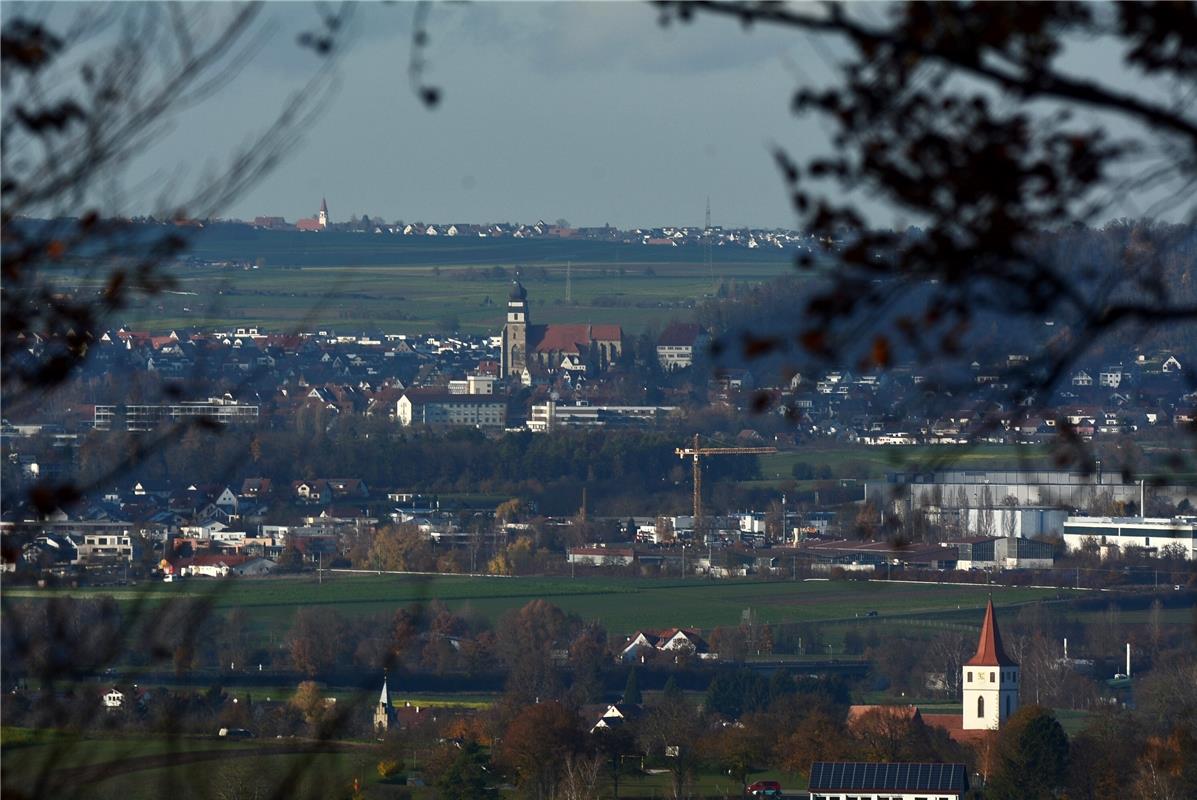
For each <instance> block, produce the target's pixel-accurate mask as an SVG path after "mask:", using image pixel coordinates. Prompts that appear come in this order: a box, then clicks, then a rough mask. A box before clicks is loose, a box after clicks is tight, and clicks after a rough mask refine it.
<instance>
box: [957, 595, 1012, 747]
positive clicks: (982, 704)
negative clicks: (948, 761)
mask: <svg viewBox="0 0 1197 800" xmlns="http://www.w3.org/2000/svg"><path fill="white" fill-rule="evenodd" d="M961 669H962V670H963V671H964V674H963V676H962V685H963V686H964V719H963V726H962V727H963V728H964V730H966V731H975V730H997V729H998V728H1000V727H1001V726H1002V724H1003V723H1005V722H1006V720H1008V719H1009V718H1010V717H1011V715H1013V714H1014V712H1015V711H1017V710H1018V682H1019V675H1018V664H1016V663H1015V662H1014V660H1013V659H1012V658H1010V657H1009V656H1008V655H1006V651H1005V650H1004V649H1003V648H1002V637H1001V634H1000V633H998V627H997V620H996V619H995V618H994V615H993V599H992V598H991V599H990V600H989V605H987V606H986V607H985V621H984V622H983V623H982V624H981V640H980V641H979V642H977V652H976V655H974V656H973V657H972V658H970V659H969V660H968V661H967V662H965V664H964V666H963V667H962V668H961Z"/></svg>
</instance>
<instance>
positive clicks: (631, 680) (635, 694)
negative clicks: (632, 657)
mask: <svg viewBox="0 0 1197 800" xmlns="http://www.w3.org/2000/svg"><path fill="white" fill-rule="evenodd" d="M670 680H673V678H672V676H671V677H670ZM623 702H624V704H625V705H631V706H638V705H643V704H644V698H643V697H642V696H641V695H640V686H639V685H638V684H637V682H636V668H635V667H632V670H631V672H629V673H628V682H627V685H626V686H624V687H623Z"/></svg>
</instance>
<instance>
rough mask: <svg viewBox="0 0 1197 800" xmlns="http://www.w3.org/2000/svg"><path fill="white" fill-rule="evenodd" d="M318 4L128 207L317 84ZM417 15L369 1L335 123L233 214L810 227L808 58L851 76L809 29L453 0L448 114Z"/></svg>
mask: <svg viewBox="0 0 1197 800" xmlns="http://www.w3.org/2000/svg"><path fill="white" fill-rule="evenodd" d="M318 8H328V6H319V7H318V6H314V5H311V4H307V3H286V4H284V3H274V4H270V5H269V6H268V7H267V9H266V13H265V18H264V19H263V20H261V21H260V22H261V25H260V27H261V28H263V29H264V30H265V31H267V32H268V33H269V36H268V38H267V39H266V40H265V42H264V43H262V44H261V46H260V47H258V48H257V52H256V53H255V55H254V57H253V58H252V60H250V61H249V63H247V64H245V65H244V66H243V67H242V68H241V69H240V71H239V72H238V73H237V74H236V75H235V76H234V77H233V78H232V79H231V80H229V81H228V82H227V85H225V86H224V87H223V88H222V89H221V90H220V91H219V92H217V93H216V94H215V95H213V96H212V97H210V98H208V99H207V100H205V101H204V102H202V103H200V104H198V105H196V106H194V107H192V108H189V109H188V110H187V111H186V112H184V113H183V114H181V115H180V116H179V118H178V119H177V120H176V121H175V123H174V124H173V126H172V127H171V129H170V130H169V131H168V132H167V133H166V134H165V136H164V137H163V138H162V140H161V141H160V142H158V144H157V145H156V146H154V147H151V148H148V149H147V151H146V152H145V153H144V154H142V156H141V157H140V158H139V159H137V160H136V162H135V163H133V164H131V165H129V167H128V179H127V181H126V184H127V187H132V188H127V190H126V198H125V200H124V202H125V204H126V205H127V206H128V208H127V209H126V213H138V212H140V213H144V212H146V211H149V210H151V207H152V205H153V203H154V201H155V200H157V199H158V197H159V196H160V195H161V194H162V193H164V192H165V190H166V189H167V188H169V186H171V185H174V184H176V183H179V182H185V181H187V180H196V179H197V178H198V177H199V176H202V175H204V174H206V173H207V171H209V170H211V169H213V168H216V167H219V165H220V164H221V163H222V161H223V160H226V159H227V158H228V157H229V154H230V153H232V152H233V151H234V150H235V149H236V148H237V147H238V146H239V145H241V144H243V143H244V142H245V141H246V140H247V137H248V136H249V135H250V132H251V131H255V130H260V129H262V128H264V127H265V126H267V125H268V124H269V123H270V122H271V121H272V120H273V119H274V117H275V115H276V114H277V113H278V110H279V108H281V106H282V104H283V101H284V99H285V98H286V97H287V96H288V95H289V94H290V93H291V92H294V91H297V90H300V89H302V88H303V87H304V86H305V85H306V84H307V83H308V81H310V80H311V78H312V76H313V75H314V74H316V72H317V71H318V69H319V68H320V65H321V64H322V60H321V59H320V58H318V57H317V56H315V55H314V54H313V53H312V51H311V50H309V49H305V48H302V47H300V46H299V45H298V44H297V43H296V36H297V35H298V33H299V32H301V31H303V30H313V29H316V28H318V27H319V16H318V13H317V9H318ZM332 8H336V6H332ZM414 9H415V7H414V6H413V5H410V4H402V3H400V4H395V5H359V6H355V7H354V9H353V13H352V16H351V19H350V22H349V25H348V28H347V30H346V31H345V34H346V35H345V36H344V37H343V38H342V39H341V41H340V47H338V50H337V58H336V63H335V82H336V83H335V88H334V89H333V90H332V91H331V92H330V93H329V95H328V99H327V101H325V102H322V103H321V109H320V112H319V114H318V116H317V117H316V119H315V121H314V122H313V123H312V124H311V125H310V126H307V127H306V128H305V129H304V131H303V135H302V139H301V140H300V141H299V142H298V143H297V144H296V145H295V146H294V147H293V148H290V149H289V151H288V152H287V154H286V156H285V158H283V159H282V160H281V161H280V163H279V164H278V165H277V167H276V168H275V169H274V171H273V172H272V173H271V174H270V175H268V176H267V177H265V178H263V179H261V180H260V181H258V182H257V183H256V184H255V185H254V186H253V187H252V189H251V190H249V191H247V192H245V193H244V194H242V195H241V196H240V197H239V198H238V199H237V200H236V201H235V202H234V203H233V204H232V205H231V206H230V207H228V208H226V209H224V210H223V215H224V216H231V217H239V218H246V219H252V218H253V217H254V216H257V215H280V216H283V217H285V218H287V219H288V220H292V221H293V220H295V219H296V218H298V217H302V216H312V215H314V214H315V213H316V211H317V209H318V208H319V204H320V201H321V198H322V197H324V198H327V201H328V206H329V211H330V215H331V217H332V218H333V220H334V221H336V220H345V219H347V218H349V216H350V215H351V214H352V215H356V216H360V215H362V214H369V215H371V216H381V217H383V218H384V219H386V220H387V221H395V220H399V219H403V220H406V221H416V220H422V221H425V222H441V223H448V222H487V221H521V222H534V221H536V220H537V219H545V220H548V221H550V222H552V221H555V220H557V219H559V218H564V219H567V220H569V221H570V222H571V223H572V224H574V225H604V224H611V225H615V226H618V227H631V226H637V225H666V224H680V225H701V224H702V223H703V218H704V213H705V206H706V202H707V198H708V196H709V197H710V203H711V216H712V221H713V222H714V223H715V224H722V225H759V226H770V227H773V226H786V227H792V226H793V225H794V218H793V216H792V214H791V212H790V209H789V205H788V200H787V197H786V194H785V191H784V187H783V184H782V181H781V179H780V177H779V175H778V172H777V169H776V167H775V165H774V162H773V159H772V156H771V154H770V148H771V147H772V145H774V144H783V145H787V146H789V145H793V144H795V143H799V144H800V143H801V142H802V141H803V140H804V139H805V140H810V139H811V138H813V137H812V130H811V125H810V124H808V123H805V122H804V121H801V120H799V119H797V118H796V117H794V116H793V115H792V114H791V113H790V112H789V101H790V97H791V95H792V92H793V90H794V88H795V86H796V85H797V80H796V75H797V73H798V72H799V71H802V72H804V73H805V74H807V75H809V74H810V73H812V72H815V71H820V70H821V71H822V75H824V76H830V75H831V72H830V71H829V69H828V67H827V65H826V62H825V61H824V59H823V57H822V56H819V55H815V54H812V53H811V52H809V51H804V49H803V47H802V46H801V41H800V39H799V37H796V36H795V35H794V34H793V33H785V32H778V31H766V30H762V29H752V30H744V29H743V28H742V27H741V26H740V25H739V24H738V23H736V22H734V21H731V20H724V19H718V20H715V19H710V20H708V19H703V20H699V21H696V22H694V23H691V24H685V25H680V26H679V25H677V24H674V25H672V26H670V27H666V28H663V27H662V26H660V25H659V24H658V20H657V13H658V12H657V11H656V10H655V9H654V8H652V7H651V6H649V5H648V4H645V3H575V4H564V3H485V2H484V3H476V4H471V5H458V4H437V5H434V6H433V7H432V9H431V13H430V15H429V20H428V22H429V26H428V28H429V34H430V46H429V48H428V50H427V54H426V58H427V65H428V66H427V72H426V79H427V80H428V82H429V83H431V84H434V85H435V86H437V87H438V88H440V89H441V91H442V92H443V101H442V102H441V103H440V105H439V107H438V108H436V109H435V110H428V109H427V108H425V107H424V106H423V105H422V104H421V102H420V101H419V99H418V98H417V97H416V94H415V92H414V91H413V89H412V88H411V86H410V84H409V80H408V74H407V67H408V60H409V57H410V55H411V49H410V48H411V44H410V42H411V37H410V30H411V24H412V15H413V12H414ZM824 52H825V51H824ZM813 132H814V133H816V134H817V129H816V130H814V131H813Z"/></svg>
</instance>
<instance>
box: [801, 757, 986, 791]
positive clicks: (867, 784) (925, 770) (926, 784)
mask: <svg viewBox="0 0 1197 800" xmlns="http://www.w3.org/2000/svg"><path fill="white" fill-rule="evenodd" d="M809 789H810V797H811V800H846V798H848V797H852V798H856V799H857V800H881V798H888V799H889V800H959V798H961V797H963V796H964V795H965V793H967V792H968V771H967V770H966V769H965V766H964V765H963V764H905V763H893V764H881V763H871V762H860V761H816V762H815V763H813V764H812V765H811V768H810V785H809Z"/></svg>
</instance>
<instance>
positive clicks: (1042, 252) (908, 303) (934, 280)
mask: <svg viewBox="0 0 1197 800" xmlns="http://www.w3.org/2000/svg"><path fill="white" fill-rule="evenodd" d="M657 5H658V8H659V10H660V14H661V21H662V23H663V24H671V23H674V22H686V21H689V20H691V19H692V18H694V17H695V16H696V15H699V14H703V15H709V16H724V17H730V18H732V19H736V20H739V21H740V22H741V23H743V24H744V25H745V26H746V27H751V26H754V25H760V26H772V27H780V28H785V29H789V30H792V31H793V32H794V34H795V36H796V37H798V38H800V39H801V40H803V41H807V42H809V43H811V44H812V45H813V46H815V47H816V49H817V50H818V52H824V53H826V52H827V50H826V49H825V48H824V47H823V45H822V43H821V42H820V41H818V40H821V39H828V38H834V39H835V40H837V41H838V42H839V43H841V44H842V45H843V47H844V57H843V59H842V61H840V63H838V64H836V65H835V66H834V69H835V70H836V71H837V72H838V80H837V81H836V82H835V84H834V85H832V86H831V87H830V88H824V89H811V88H801V89H798V90H797V91H796V93H795V95H794V98H793V109H794V111H795V112H796V113H798V114H815V115H817V116H818V117H819V118H820V119H821V120H822V121H823V122H824V123H825V124H826V126H827V127H828V128H829V129H830V132H831V136H830V144H831V147H832V151H831V152H830V153H829V154H826V155H819V156H815V157H811V158H809V159H807V160H805V161H804V162H801V163H800V162H799V161H798V160H796V159H794V158H793V157H791V156H790V155H789V154H788V153H787V151H786V150H785V149H784V148H783V147H780V146H779V147H777V148H775V151H774V156H775V159H776V162H777V164H778V167H779V169H780V172H781V175H782V177H783V179H784V181H785V183H786V185H787V186H788V188H789V191H790V195H791V198H792V202H793V208H794V212H795V214H796V216H797V219H798V222H799V224H800V226H801V227H803V228H805V229H808V230H809V231H811V232H812V233H814V234H816V235H817V236H819V237H820V239H821V240H822V241H823V242H824V244H825V248H824V250H823V251H822V252H819V253H812V254H807V255H806V256H804V257H803V258H802V259H801V267H802V268H804V269H806V270H809V271H810V273H811V275H812V276H817V277H818V280H814V281H811V283H810V285H811V286H812V287H814V288H812V289H810V290H809V292H807V295H806V298H805V308H804V309H803V313H802V314H801V315H799V316H798V317H797V319H795V320H794V322H793V325H792V327H791V329H790V330H788V331H784V332H768V331H766V332H760V331H753V332H746V333H743V335H742V337H743V340H742V341H741V342H735V341H723V342H721V343H720V345H721V346H722V347H724V348H726V347H729V346H737V345H739V346H742V349H743V351H744V354H745V355H747V356H749V357H758V358H759V357H762V356H765V355H768V354H777V353H785V354H786V355H787V356H788V357H789V358H790V359H791V360H792V362H793V364H794V366H795V368H796V369H798V370H799V371H803V372H806V371H809V372H810V373H815V374H817V373H819V372H821V371H824V370H826V369H830V368H843V367H850V366H856V365H859V366H860V367H862V368H864V369H874V368H875V369H881V370H884V369H886V368H889V367H891V366H893V365H895V364H896V363H898V362H899V361H907V362H908V361H910V360H917V361H919V362H921V363H922V364H924V365H927V366H928V367H929V368H931V374H930V380H929V382H928V384H927V387H926V388H927V389H928V391H927V393H926V395H925V396H924V397H923V398H920V402H927V401H928V400H934V398H936V397H940V398H944V397H953V396H954V398H955V399H953V400H952V401H951V402H954V403H959V402H960V401H959V396H960V394H961V393H962V392H964V391H967V389H968V387H969V385H970V384H971V383H972V381H973V375H972V374H971V372H970V371H969V370H968V369H967V367H968V365H969V364H970V362H972V361H973V360H974V359H975V358H977V357H978V356H982V355H984V354H986V353H987V352H990V353H996V352H998V351H999V348H1002V347H1008V346H1009V344H1007V342H1009V341H1010V339H1011V338H1014V339H1015V340H1021V341H1023V342H1024V344H1023V347H1025V348H1026V350H1025V351H1024V352H1027V353H1028V354H1029V358H1028V359H1027V360H1025V361H1017V362H1013V363H1011V364H1009V365H1007V366H1005V367H1003V368H1002V369H1001V370H1000V374H998V375H997V376H996V378H997V380H996V381H995V383H996V384H997V385H999V386H1001V387H1004V388H1003V389H1002V393H1001V395H1000V401H1001V402H1002V403H1003V404H1004V406H1005V409H1006V411H1007V412H1008V411H1009V410H1010V409H1011V408H1014V407H1017V406H1018V405H1020V404H1021V405H1022V406H1024V407H1026V408H1027V409H1029V410H1038V409H1042V408H1045V407H1046V402H1047V400H1048V399H1049V397H1050V395H1051V392H1052V391H1053V390H1054V389H1055V388H1056V387H1058V386H1059V385H1060V383H1061V380H1062V379H1063V380H1064V381H1067V379H1068V377H1069V370H1070V367H1072V366H1073V365H1074V364H1075V363H1076V362H1077V360H1078V359H1079V358H1081V357H1082V356H1083V355H1085V354H1086V353H1091V352H1095V351H1098V350H1099V349H1100V347H1101V345H1102V344H1103V342H1105V341H1108V340H1109V339H1111V338H1112V337H1114V336H1116V335H1120V334H1123V333H1125V332H1127V331H1130V332H1131V333H1132V334H1133V335H1135V336H1137V337H1140V338H1142V337H1145V336H1147V335H1148V334H1150V333H1151V332H1153V331H1155V330H1158V329H1159V328H1160V327H1162V326H1167V325H1172V324H1179V323H1187V324H1188V325H1192V323H1193V321H1194V320H1197V294H1194V292H1193V290H1192V284H1191V281H1184V282H1183V284H1182V283H1181V282H1180V281H1178V280H1177V279H1178V278H1180V277H1182V276H1183V275H1186V274H1189V273H1191V272H1192V270H1193V267H1194V264H1195V262H1197V246H1195V240H1194V233H1193V228H1192V222H1193V219H1194V214H1195V213H1197V204H1195V203H1194V201H1193V197H1194V196H1197V195H1195V194H1194V192H1193V186H1194V183H1195V182H1197V113H1195V112H1194V109H1195V108H1197V106H1195V105H1194V104H1193V102H1192V97H1193V93H1194V91H1197V5H1194V4H1192V3H1171V2H1158V3H1151V2H1147V3H1117V4H1102V5H1091V4H1078V3H1034V4H1026V3H923V2H909V3H895V4H892V5H887V6H886V7H885V8H884V9H882V10H880V11H879V10H878V9H877V8H876V7H873V6H861V5H855V6H854V5H850V4H842V5H841V4H837V3H823V4H819V5H817V6H790V5H787V4H781V3H732V2H662V3H658V4H657ZM1086 41H1087V42H1094V41H1096V42H1098V43H1100V46H1101V47H1102V48H1103V52H1106V53H1109V63H1110V68H1111V73H1110V77H1109V78H1106V79H1103V78H1102V77H1101V76H1097V75H1089V74H1077V73H1075V72H1074V71H1071V70H1070V69H1069V67H1068V65H1067V59H1066V55H1067V50H1068V49H1069V47H1071V46H1074V45H1077V44H1078V43H1084V42H1086ZM1118 61H1120V62H1121V63H1120V64H1118V63H1117V62H1118ZM1116 68H1120V69H1121V74H1119V75H1114V74H1113V70H1114V69H1116ZM1126 78H1129V79H1130V80H1133V81H1134V88H1133V89H1128V88H1126V86H1125V85H1124V84H1125V83H1126V81H1125V80H1124V79H1126ZM1123 131H1125V133H1123ZM866 198H867V201H866ZM1135 202H1144V203H1150V206H1149V207H1147V208H1142V209H1141V210H1142V211H1144V212H1145V213H1146V214H1147V215H1153V214H1158V213H1167V215H1168V216H1169V217H1171V218H1173V219H1177V220H1184V221H1185V222H1186V223H1188V224H1187V225H1185V226H1184V227H1183V228H1181V229H1179V230H1174V231H1163V232H1161V231H1158V230H1156V231H1152V230H1151V227H1150V226H1136V227H1133V228H1131V229H1129V230H1128V231H1127V232H1126V236H1125V237H1124V242H1125V245H1124V247H1123V249H1122V251H1121V252H1120V253H1118V258H1116V259H1115V260H1113V261H1111V262H1107V263H1101V262H1098V261H1096V260H1094V259H1091V258H1087V257H1086V254H1084V253H1076V252H1068V251H1067V250H1066V249H1065V251H1064V252H1051V251H1050V250H1049V248H1048V247H1046V246H1045V242H1044V238H1045V236H1047V235H1048V234H1052V233H1059V232H1061V231H1067V230H1068V229H1069V228H1070V227H1072V226H1077V225H1093V224H1096V223H1099V222H1103V221H1105V220H1107V219H1109V218H1111V217H1121V216H1125V215H1126V211H1125V209H1127V208H1133V207H1134V205H1133V204H1134V203H1135ZM878 206H882V207H883V209H884V210H883V213H884V214H885V215H886V216H887V219H885V220H884V221H880V222H879V221H877V220H876V212H875V211H874V212H870V209H876V208H877V207H878ZM892 219H905V220H908V221H909V223H910V224H912V225H917V226H918V228H917V229H911V230H907V231H900V232H894V231H892V230H886V229H885V228H886V227H887V226H888V225H891V224H892V222H891V220H892ZM1065 247H1066V245H1065ZM1044 323H1050V324H1051V326H1050V328H1047V329H1046V330H1047V331H1048V333H1044V334H1038V331H1043V330H1045V326H1044ZM1026 331H1033V332H1035V335H1033V336H1030V337H1027V336H1021V337H1018V336H1015V337H1011V334H1012V333H1013V332H1026ZM1001 352H1003V353H1006V352H1014V351H1013V350H1005V351H1001ZM990 397H992V395H990ZM982 419H983V421H982V423H981V424H980V425H978V426H977V427H976V429H975V430H973V431H972V433H973V435H974V436H976V437H979V436H980V435H983V434H984V433H986V432H989V431H991V430H993V429H994V428H995V427H997V426H998V425H999V424H1000V422H999V419H998V416H997V415H989V416H985V417H983V418H982ZM1058 428H1059V438H1060V442H1061V444H1062V445H1064V447H1062V448H1061V461H1062V462H1067V461H1073V462H1075V461H1079V462H1080V464H1081V465H1082V466H1089V464H1090V462H1091V456H1090V454H1089V453H1088V452H1087V448H1085V447H1084V446H1083V443H1081V441H1080V440H1079V438H1077V437H1076V436H1075V434H1074V432H1073V431H1072V430H1071V428H1070V427H1069V426H1068V424H1067V421H1062V424H1059V425H1058ZM1178 455H1180V453H1179V452H1178Z"/></svg>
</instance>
